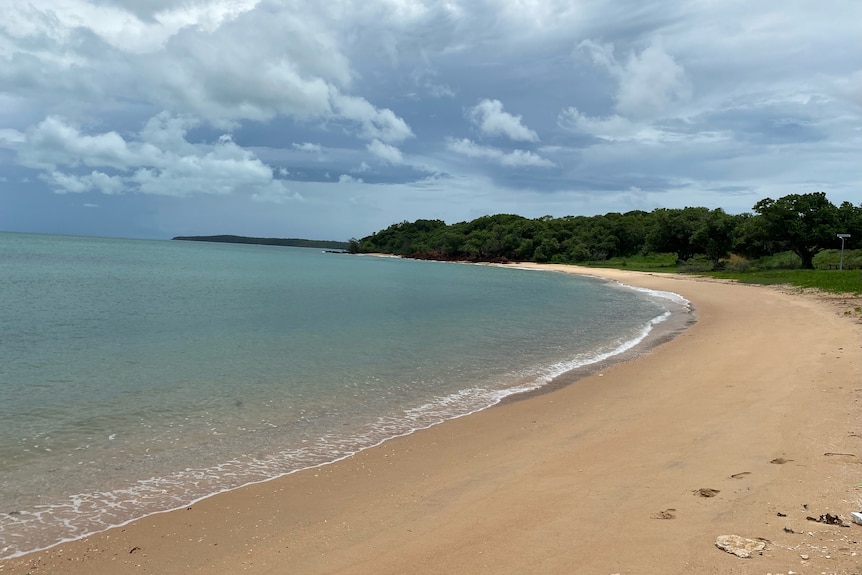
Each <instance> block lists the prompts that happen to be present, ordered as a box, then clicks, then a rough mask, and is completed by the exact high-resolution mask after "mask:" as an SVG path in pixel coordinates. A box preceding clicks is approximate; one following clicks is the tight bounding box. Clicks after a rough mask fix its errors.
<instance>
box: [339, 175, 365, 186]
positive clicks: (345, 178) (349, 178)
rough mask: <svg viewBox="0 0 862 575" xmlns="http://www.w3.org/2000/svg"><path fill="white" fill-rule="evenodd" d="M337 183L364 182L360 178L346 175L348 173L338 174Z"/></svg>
mask: <svg viewBox="0 0 862 575" xmlns="http://www.w3.org/2000/svg"><path fill="white" fill-rule="evenodd" d="M338 183H339V184H364V183H365V182H364V181H363V180H362V178H354V177H353V176H351V175H348V174H341V175H340V176H338Z"/></svg>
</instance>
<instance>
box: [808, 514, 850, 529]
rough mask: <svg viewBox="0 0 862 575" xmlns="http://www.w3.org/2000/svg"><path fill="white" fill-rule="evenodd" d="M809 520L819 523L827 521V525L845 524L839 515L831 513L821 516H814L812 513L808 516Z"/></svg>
mask: <svg viewBox="0 0 862 575" xmlns="http://www.w3.org/2000/svg"><path fill="white" fill-rule="evenodd" d="M806 519H807V520H809V521H815V522H817V523H825V524H826V525H841V526H842V527H843V526H844V521H843V520H842V519H841V518H840V517H838V516H837V515H833V514H831V513H824V514H823V515H821V516H820V517H817V518H814V517H811V516H810V515H809V516H808V517H806Z"/></svg>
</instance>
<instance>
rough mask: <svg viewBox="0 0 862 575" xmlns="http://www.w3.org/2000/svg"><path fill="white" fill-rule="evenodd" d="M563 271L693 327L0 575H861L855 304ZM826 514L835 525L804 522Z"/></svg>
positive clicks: (861, 389)
mask: <svg viewBox="0 0 862 575" xmlns="http://www.w3.org/2000/svg"><path fill="white" fill-rule="evenodd" d="M544 267H547V268H555V267H556V266H544ZM557 269H561V270H564V271H571V272H580V273H588V274H590V275H597V276H602V277H606V278H608V279H614V280H619V281H622V282H623V283H626V284H629V285H633V286H639V287H645V288H650V289H658V290H666V291H671V292H675V293H678V294H681V295H682V296H684V297H685V298H687V299H688V300H690V301H691V302H692V304H693V306H694V308H695V311H696V316H697V320H698V321H697V323H696V324H695V325H694V326H692V327H690V328H689V329H687V330H686V331H684V332H683V333H682V334H680V335H679V336H678V337H676V338H674V339H673V340H671V341H669V342H666V343H663V344H661V345H660V346H658V347H656V348H654V349H652V350H650V351H649V352H648V353H644V354H640V355H638V356H637V357H635V358H633V359H631V360H629V361H625V362H622V363H616V364H614V365H611V366H608V367H607V368H603V369H601V370H598V371H596V372H594V373H592V374H590V375H588V376H586V377H584V378H583V379H580V380H578V381H577V382H575V383H574V384H572V385H568V386H564V387H561V388H559V389H555V390H553V391H550V392H548V393H542V394H534V395H533V396H531V397H529V398H527V399H524V400H521V401H512V402H506V403H505V404H503V405H500V406H497V407H494V408H491V409H488V410H486V411H483V412H480V413H477V414H473V415H470V416H467V417H463V418H460V419H457V420H453V421H449V422H447V423H444V424H442V425H439V426H436V427H433V428H431V429H428V430H424V431H421V432H417V433H415V434H413V435H411V436H409V437H404V438H400V439H395V440H391V441H389V442H386V443H384V444H383V445H381V446H379V447H376V448H373V449H370V450H367V451H364V452H362V453H360V454H358V455H356V456H354V457H351V458H349V459H346V460H343V461H340V462H337V463H335V464H331V465H327V466H324V467H320V468H317V469H311V470H306V471H303V472H300V473H296V474H294V475H290V476H287V477H283V478H280V479H277V480H274V481H270V482H267V483H262V484H258V485H253V486H248V487H245V488H242V489H239V490H236V491H232V492H229V493H224V494H220V495H217V496H214V497H211V498H209V499H206V500H204V501H201V502H198V503H196V504H194V505H192V506H191V507H189V508H188V509H183V510H179V511H173V512H170V513H164V514H159V515H155V516H151V517H148V518H144V519H141V520H139V521H136V522H134V523H131V524H129V525H126V526H124V527H120V528H115V529H112V530H109V531H106V532H104V533H100V534H96V535H93V536H91V537H89V538H87V539H84V540H81V541H75V542H71V543H67V544H63V545H60V546H57V547H54V548H52V549H49V550H47V551H43V552H38V553H34V554H31V555H28V556H24V557H20V558H16V559H11V560H7V561H2V562H0V573H2V574H3V575H6V574H14V575H25V574H32V575H41V574H55V573H56V574H59V573H62V574H70V575H71V574H87V575H107V574H117V573H149V574H158V575H166V574H180V573H182V574H235V573H253V574H303V575H305V574H308V575H313V574H324V573H325V574H375V575H384V574H396V573H406V574H422V573H428V574H431V573H435V574H439V573H458V574H479V573H481V574H486V573H487V574H492V573H493V574H495V575H497V574H501V573H511V574H528V573H537V574H538V573H541V574H557V573H560V574H562V573H566V574H569V573H585V574H605V575H610V574H615V573H617V574H659V573H661V574H667V573H702V574H703V573H722V574H726V573H740V574H742V573H757V574H761V575H765V574H767V573H773V574H776V573H782V574H789V573H790V572H791V571H792V572H796V573H799V574H807V573H815V574H820V573H830V574H832V573H835V574H853V573H856V574H858V573H862V525H855V524H852V523H851V521H850V512H851V511H860V510H862V325H860V324H859V323H858V320H857V321H854V319H852V318H848V317H845V316H844V315H843V312H844V311H846V310H848V309H853V306H858V305H862V304H860V303H858V300H857V301H856V302H855V303H852V304H851V303H848V302H843V303H841V302H839V303H836V302H835V301H830V300H829V299H827V298H821V297H817V296H816V295H810V294H809V295H805V294H792V293H785V292H783V291H781V290H778V289H773V288H765V287H754V286H744V285H736V284H731V283H726V282H718V281H710V280H704V279H700V278H693V277H683V276H676V275H653V274H645V273H637V272H627V271H619V270H594V269H589V270H584V269H582V268H574V267H570V266H559V267H557ZM856 315H857V317H858V314H856ZM513 353H517V350H513ZM826 514H834V515H838V516H839V517H840V518H841V519H842V520H843V522H844V523H845V524H847V525H846V526H842V525H831V524H826V523H822V522H819V521H812V520H809V519H808V517H811V518H813V519H819V518H820V517H821V516H825V515H826ZM721 535H738V536H741V537H744V538H748V539H751V540H755V541H759V542H762V543H765V549H764V550H763V551H762V554H759V553H755V554H754V556H753V557H751V558H747V559H745V558H740V557H737V556H735V555H731V554H729V553H727V552H725V551H722V550H720V549H718V548H717V547H716V544H715V543H716V538H717V537H719V536H721Z"/></svg>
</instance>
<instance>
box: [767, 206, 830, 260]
mask: <svg viewBox="0 0 862 575" xmlns="http://www.w3.org/2000/svg"><path fill="white" fill-rule="evenodd" d="M754 211H755V212H757V213H758V214H759V215H760V216H761V218H762V220H761V222H762V224H763V230H764V231H765V232H766V234H767V235H768V236H769V237H771V238H774V239H775V240H777V241H779V242H781V243H783V244H784V245H785V246H786V247H787V248H788V249H790V250H792V251H793V252H794V253H795V254H796V255H798V256H799V258H800V259H801V260H802V267H803V268H804V269H814V263H813V259H814V256H815V255H816V254H817V253H818V252H820V251H822V250H824V249H826V248H830V247H833V246H834V245H835V234H836V233H840V230H839V229H838V228H839V211H838V208H836V207H835V205H834V204H833V203H832V202H830V201H829V200H828V199H827V198H826V194H825V193H823V192H814V193H811V194H790V195H789V196H784V197H782V198H779V199H777V200H773V199H771V198H764V199H762V200H760V201H759V202H757V203H756V204H754Z"/></svg>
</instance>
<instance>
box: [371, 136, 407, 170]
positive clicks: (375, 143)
mask: <svg viewBox="0 0 862 575" xmlns="http://www.w3.org/2000/svg"><path fill="white" fill-rule="evenodd" d="M368 151H369V152H371V153H372V154H374V155H375V156H377V157H378V158H380V159H382V160H384V161H386V162H388V163H390V164H403V163H404V157H403V156H402V155H401V150H399V149H398V148H396V147H395V146H390V145H388V144H384V143H383V142H381V141H380V140H372V141H371V143H370V144H368Z"/></svg>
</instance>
